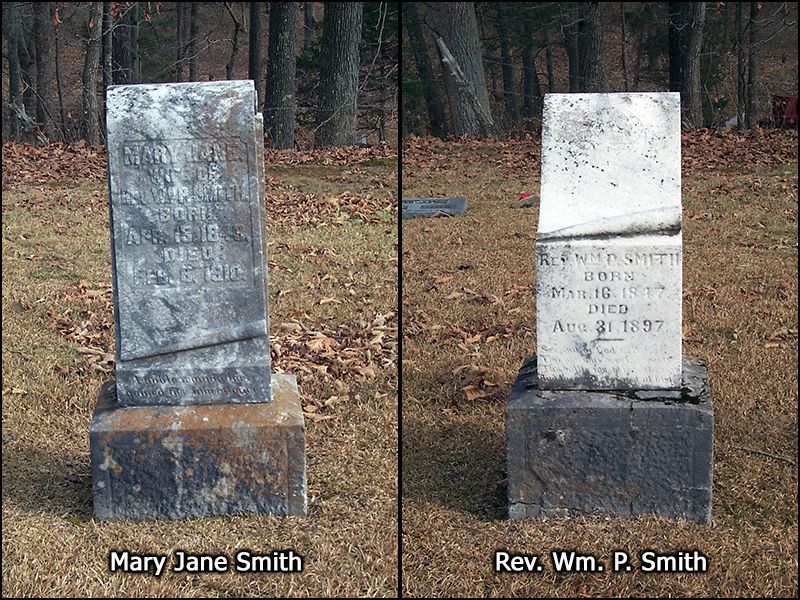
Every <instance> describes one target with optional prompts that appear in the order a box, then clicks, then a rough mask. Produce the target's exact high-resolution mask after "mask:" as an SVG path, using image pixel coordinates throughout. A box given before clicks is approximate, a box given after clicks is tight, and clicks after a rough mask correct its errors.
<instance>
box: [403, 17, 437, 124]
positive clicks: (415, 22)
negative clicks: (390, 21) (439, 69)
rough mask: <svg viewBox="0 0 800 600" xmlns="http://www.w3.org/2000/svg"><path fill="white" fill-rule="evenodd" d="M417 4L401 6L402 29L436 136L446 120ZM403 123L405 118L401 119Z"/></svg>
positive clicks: (429, 120)
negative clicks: (411, 53)
mask: <svg viewBox="0 0 800 600" xmlns="http://www.w3.org/2000/svg"><path fill="white" fill-rule="evenodd" d="M418 6H419V4H418V3H417V2H409V3H407V4H406V5H405V6H403V21H404V25H405V26H404V29H405V31H406V34H407V35H408V42H409V44H410V45H411V50H412V51H413V52H414V64H415V65H416V67H417V73H419V77H420V80H421V81H422V90H423V93H424V95H425V106H426V108H427V109H428V122H429V123H430V126H431V133H432V134H433V135H435V136H437V137H442V136H443V135H444V134H445V133H446V131H447V120H446V117H445V113H444V105H443V103H442V101H441V98H440V96H439V93H438V92H437V87H436V80H435V77H434V74H433V69H432V68H431V61H430V59H429V54H428V49H427V48H426V46H425V38H424V36H423V33H422V27H421V26H420V19H419V8H418ZM403 122H404V123H405V120H404V121H403Z"/></svg>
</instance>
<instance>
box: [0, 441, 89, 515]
mask: <svg viewBox="0 0 800 600" xmlns="http://www.w3.org/2000/svg"><path fill="white" fill-rule="evenodd" d="M3 446H4V447H3V505H6V504H7V503H8V504H14V505H16V506H18V507H19V508H21V509H23V510H26V511H30V512H44V513H49V514H52V515H59V516H63V517H65V518H67V519H68V520H71V521H75V520H78V521H86V520H89V519H91V518H92V516H93V501H92V475H91V467H90V464H89V454H88V453H86V454H76V453H72V452H69V451H67V450H64V449H61V450H59V451H58V452H57V453H52V452H47V451H45V450H41V449H38V448H32V447H28V446H20V445H16V444H15V445H6V444H3ZM9 446H10V447H9Z"/></svg>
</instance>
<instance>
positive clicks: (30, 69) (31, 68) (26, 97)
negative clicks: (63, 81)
mask: <svg viewBox="0 0 800 600" xmlns="http://www.w3.org/2000/svg"><path fill="white" fill-rule="evenodd" d="M32 4H34V3H30V2H28V3H21V7H20V9H19V10H21V11H24V12H21V13H20V21H19V24H20V27H19V29H18V33H17V35H18V49H17V52H18V56H19V66H20V79H21V81H22V102H23V104H24V106H25V115H26V116H27V117H28V118H29V119H30V121H32V120H33V119H35V118H36V112H37V105H38V102H37V99H36V62H37V61H36V39H35V35H34V28H33V24H32V21H33V6H32ZM30 121H29V122H30Z"/></svg>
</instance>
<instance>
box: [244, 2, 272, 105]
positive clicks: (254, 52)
mask: <svg viewBox="0 0 800 600" xmlns="http://www.w3.org/2000/svg"><path fill="white" fill-rule="evenodd" d="M267 6H268V5H267ZM261 7H262V4H261V2H251V3H250V40H249V42H250V43H249V47H248V48H249V52H248V55H247V78H248V79H252V80H253V82H254V83H255V86H256V94H257V95H258V101H259V106H261V99H262V98H263V97H264V94H263V93H262V92H261Z"/></svg>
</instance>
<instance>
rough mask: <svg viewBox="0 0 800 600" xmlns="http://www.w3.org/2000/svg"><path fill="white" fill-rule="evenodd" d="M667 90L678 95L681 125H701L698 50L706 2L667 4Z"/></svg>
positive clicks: (700, 43) (700, 45)
mask: <svg viewBox="0 0 800 600" xmlns="http://www.w3.org/2000/svg"><path fill="white" fill-rule="evenodd" d="M668 4H669V7H668V10H669V13H668V18H669V89H670V91H673V92H680V93H681V108H682V109H683V122H684V124H685V125H686V126H687V127H701V126H702V125H703V106H702V100H701V96H700V93H701V87H700V49H701V47H702V45H703V27H704V25H705V18H706V3H705V2H669V3H668Z"/></svg>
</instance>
